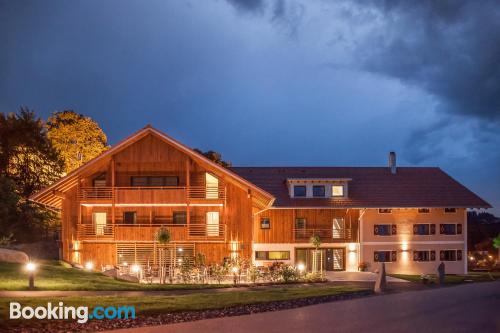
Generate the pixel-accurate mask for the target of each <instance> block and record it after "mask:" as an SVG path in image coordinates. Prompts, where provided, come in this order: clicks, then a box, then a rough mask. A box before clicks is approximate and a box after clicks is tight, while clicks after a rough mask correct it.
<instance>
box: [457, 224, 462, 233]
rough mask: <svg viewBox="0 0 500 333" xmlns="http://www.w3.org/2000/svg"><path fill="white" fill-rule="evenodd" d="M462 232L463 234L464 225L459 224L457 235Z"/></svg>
mask: <svg viewBox="0 0 500 333" xmlns="http://www.w3.org/2000/svg"><path fill="white" fill-rule="evenodd" d="M461 234H462V225H461V224H457V235H461Z"/></svg>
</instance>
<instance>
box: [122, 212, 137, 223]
mask: <svg viewBox="0 0 500 333" xmlns="http://www.w3.org/2000/svg"><path fill="white" fill-rule="evenodd" d="M123 223H124V224H136V223H137V213H136V212H123Z"/></svg>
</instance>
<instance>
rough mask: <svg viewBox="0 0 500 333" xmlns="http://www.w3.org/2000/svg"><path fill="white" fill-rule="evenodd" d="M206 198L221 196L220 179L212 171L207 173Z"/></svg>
mask: <svg viewBox="0 0 500 333" xmlns="http://www.w3.org/2000/svg"><path fill="white" fill-rule="evenodd" d="M205 192H206V193H205V198H206V199H218V198H219V179H218V178H217V177H215V176H214V175H212V174H210V173H208V172H207V173H205Z"/></svg>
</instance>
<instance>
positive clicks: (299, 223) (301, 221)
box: [295, 217, 306, 229]
mask: <svg viewBox="0 0 500 333" xmlns="http://www.w3.org/2000/svg"><path fill="white" fill-rule="evenodd" d="M305 228H306V219H305V218H303V217H297V218H296V219H295V229H305Z"/></svg>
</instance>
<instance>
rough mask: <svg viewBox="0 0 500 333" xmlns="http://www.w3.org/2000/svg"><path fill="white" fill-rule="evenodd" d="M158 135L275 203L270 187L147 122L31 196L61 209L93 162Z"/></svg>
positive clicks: (259, 198)
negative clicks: (79, 178)
mask: <svg viewBox="0 0 500 333" xmlns="http://www.w3.org/2000/svg"><path fill="white" fill-rule="evenodd" d="M150 134H151V135H154V136H156V137H158V138H160V139H161V140H163V141H164V142H166V143H168V144H170V145H172V146H173V147H175V148H177V149H179V150H180V151H182V152H184V153H186V154H187V155H189V156H190V157H191V158H192V159H193V160H194V161H197V162H202V163H204V164H206V165H208V166H209V167H210V168H212V169H214V170H217V171H219V172H221V173H223V174H225V175H227V176H229V179H231V180H233V181H234V182H235V183H237V184H239V185H240V186H242V187H246V188H248V190H249V191H252V194H253V195H254V196H257V197H258V198H257V200H258V201H259V202H261V203H264V205H265V206H270V205H272V203H273V201H274V197H273V196H272V194H270V193H268V192H267V191H265V190H263V189H261V188H259V187H258V186H256V185H255V184H253V183H251V182H249V181H248V180H246V179H244V178H242V177H241V176H239V175H237V174H235V173H234V172H232V171H231V170H229V169H227V168H224V167H222V166H220V165H219V164H217V163H215V162H213V161H211V160H209V159H208V158H206V157H205V156H203V155H201V154H199V153H197V152H195V151H194V150H192V149H191V148H189V147H187V146H186V145H184V144H182V143H180V142H179V141H177V140H175V139H173V138H171V137H169V136H168V135H166V134H165V133H163V132H161V131H159V130H157V129H155V128H153V127H151V125H147V126H146V127H144V128H142V129H140V130H139V131H137V132H135V133H134V134H132V135H130V136H129V137H127V138H125V139H123V140H122V141H120V142H119V143H117V144H116V145H114V146H113V147H111V149H108V150H107V151H105V152H103V153H102V154H100V155H99V156H97V157H95V158H94V159H92V160H90V161H88V162H87V163H85V164H84V165H82V166H81V167H79V168H77V169H76V170H73V171H72V172H70V173H69V174H68V175H66V176H64V177H62V178H61V179H59V180H58V181H57V182H55V183H54V184H52V185H50V186H48V187H47V188H45V189H43V190H41V191H39V192H37V193H35V194H33V195H32V196H31V197H30V200H32V201H35V202H38V203H41V204H44V205H47V206H50V207H53V208H57V209H60V208H61V206H62V199H63V198H64V192H65V191H67V190H68V189H70V188H72V187H73V186H76V184H77V182H78V175H80V174H81V173H82V172H84V171H86V170H88V169H89V168H91V167H92V166H94V165H95V164H96V163H98V162H100V161H103V160H105V159H106V158H107V157H111V156H112V155H114V154H116V153H118V152H120V151H121V150H123V149H125V148H127V147H128V146H130V145H131V144H133V143H135V142H137V141H138V140H140V139H142V138H144V137H146V136H147V135H150Z"/></svg>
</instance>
